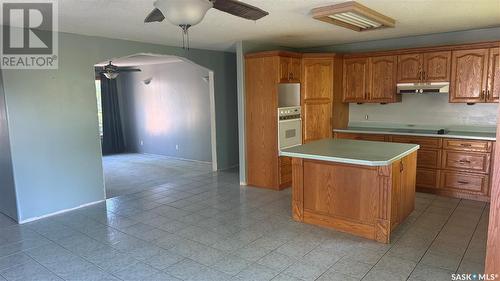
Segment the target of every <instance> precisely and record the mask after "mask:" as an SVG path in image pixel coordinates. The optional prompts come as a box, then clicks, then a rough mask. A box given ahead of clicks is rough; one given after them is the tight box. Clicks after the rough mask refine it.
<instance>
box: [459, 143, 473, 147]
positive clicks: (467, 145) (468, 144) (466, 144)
mask: <svg viewBox="0 0 500 281" xmlns="http://www.w3.org/2000/svg"><path fill="white" fill-rule="evenodd" d="M460 146H464V147H471V146H472V144H470V143H461V144H460Z"/></svg>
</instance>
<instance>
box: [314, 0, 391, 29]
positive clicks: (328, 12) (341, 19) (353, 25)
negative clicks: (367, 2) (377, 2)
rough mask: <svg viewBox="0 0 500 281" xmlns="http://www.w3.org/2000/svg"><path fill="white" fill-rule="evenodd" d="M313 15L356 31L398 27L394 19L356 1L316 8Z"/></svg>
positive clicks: (315, 17) (318, 18)
mask: <svg viewBox="0 0 500 281" xmlns="http://www.w3.org/2000/svg"><path fill="white" fill-rule="evenodd" d="M311 13H312V16H313V18H314V19H317V20H320V21H324V22H327V23H330V24H335V25H338V26H342V27H345V28H349V29H352V30H354V31H368V30H375V29H380V28H386V27H394V26H395V25H396V21H395V20H394V19H392V18H390V17H388V16H385V15H382V14H381V13H379V12H377V11H374V10H372V9H370V8H368V7H366V6H363V5H361V4H359V3H357V2H355V1H350V2H345V3H341V4H336V5H331V6H325V7H319V8H315V9H313V10H312V11H311Z"/></svg>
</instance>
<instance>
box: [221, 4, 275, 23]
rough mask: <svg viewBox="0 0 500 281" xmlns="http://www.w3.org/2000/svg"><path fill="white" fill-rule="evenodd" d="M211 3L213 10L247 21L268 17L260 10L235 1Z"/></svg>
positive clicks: (266, 13)
mask: <svg viewBox="0 0 500 281" xmlns="http://www.w3.org/2000/svg"><path fill="white" fill-rule="evenodd" d="M212 2H213V4H214V8H215V9H217V10H220V11H223V12H226V13H229V14H231V15H235V16H237V17H241V18H244V19H248V20H258V19H261V18H263V17H265V16H267V15H269V13H268V12H266V11H264V10H262V9H259V8H257V7H254V6H252V5H249V4H246V3H243V2H239V1H236V0H213V1H212Z"/></svg>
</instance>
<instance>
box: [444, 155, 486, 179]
mask: <svg viewBox="0 0 500 281" xmlns="http://www.w3.org/2000/svg"><path fill="white" fill-rule="evenodd" d="M490 161H491V159H490V154H489V153H473V152H463V151H449V150H445V151H444V154H443V163H442V168H443V169H447V170H458V171H468V172H477V173H483V174H487V173H489V171H490Z"/></svg>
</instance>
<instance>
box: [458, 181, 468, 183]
mask: <svg viewBox="0 0 500 281" xmlns="http://www.w3.org/2000/svg"><path fill="white" fill-rule="evenodd" d="M458 183H459V184H469V183H470V182H468V181H458Z"/></svg>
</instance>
